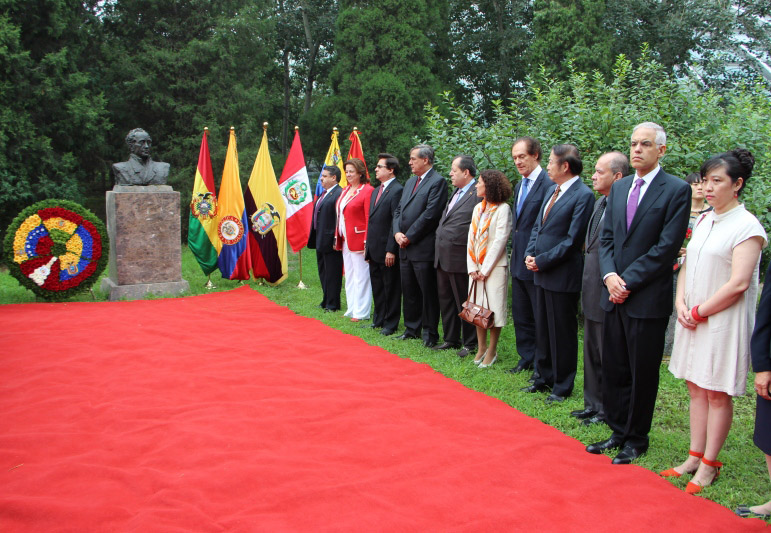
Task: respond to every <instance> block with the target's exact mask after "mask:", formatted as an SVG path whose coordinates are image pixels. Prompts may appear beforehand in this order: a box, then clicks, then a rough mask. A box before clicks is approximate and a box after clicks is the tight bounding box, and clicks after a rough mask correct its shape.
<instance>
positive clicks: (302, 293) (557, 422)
mask: <svg viewBox="0 0 771 533" xmlns="http://www.w3.org/2000/svg"><path fill="white" fill-rule="evenodd" d="M289 256H290V257H289V277H288V279H287V280H286V281H285V282H284V283H282V284H281V285H279V286H276V287H271V286H270V285H267V284H265V283H261V282H257V281H254V280H250V281H249V282H244V283H246V284H248V285H249V286H251V287H252V288H254V289H256V290H258V291H260V292H261V293H263V294H264V295H266V296H267V297H268V298H270V299H271V300H273V301H274V302H276V303H278V304H280V305H284V306H286V307H288V308H290V309H291V310H293V311H295V312H296V313H298V314H300V315H303V316H307V317H313V318H317V319H318V320H320V321H321V322H323V323H325V324H326V325H328V326H329V327H332V328H334V329H337V330H340V331H343V332H345V333H349V334H352V335H356V336H358V337H361V338H362V339H363V340H364V341H365V342H367V343H368V344H371V345H373V346H380V347H382V348H384V349H385V350H387V351H389V352H391V353H393V354H396V355H398V356H400V357H405V358H409V359H412V360H414V361H417V362H420V363H426V364H428V365H430V366H431V367H432V368H434V369H435V370H436V371H437V372H440V373H441V374H443V375H445V376H447V377H448V378H450V379H453V380H456V381H458V382H459V383H462V384H463V385H464V386H466V387H468V388H470V389H473V390H477V391H479V392H482V393H484V394H487V395H489V396H493V397H495V398H498V399H500V400H501V401H503V402H505V403H506V404H508V405H510V406H512V407H514V408H516V409H518V410H519V411H521V412H523V413H525V414H527V415H529V416H532V417H534V418H538V419H540V420H542V421H543V422H545V423H547V424H549V425H551V426H553V427H555V428H557V429H559V430H560V431H562V432H563V433H565V434H566V435H568V436H570V437H573V438H575V439H578V440H579V441H581V442H582V443H584V444H588V443H591V442H595V441H598V440H602V439H604V438H606V437H607V436H608V435H609V430H608V428H607V427H606V426H604V425H597V424H595V425H594V426H591V427H585V426H583V425H581V424H580V423H578V422H577V421H576V420H575V419H574V418H572V417H571V416H570V415H569V412H570V411H572V410H574V409H581V408H583V397H582V393H581V391H582V387H583V381H582V380H583V373H582V368H581V366H582V364H581V356H580V355H579V372H578V375H577V377H576V385H575V393H574V394H573V396H572V397H571V398H569V399H568V400H567V401H565V402H564V403H563V404H559V405H553V406H549V407H547V406H545V405H544V402H543V399H544V397H545V395H543V394H526V393H523V392H520V391H519V389H520V388H521V387H524V386H526V385H528V383H527V378H528V375H527V374H528V373H527V372H523V373H521V374H517V375H512V374H509V373H507V372H505V370H506V369H507V368H510V367H512V366H514V364H515V363H516V361H517V360H518V359H519V358H518V356H517V355H516V351H515V348H514V329H513V327H512V325H511V320H509V324H508V325H507V326H506V327H505V328H503V332H502V334H501V340H500V345H499V349H498V353H499V358H498V362H497V363H496V364H495V365H493V366H492V367H491V368H489V369H486V370H483V371H481V370H478V369H477V368H476V367H475V366H474V365H473V364H472V363H471V358H464V359H460V358H459V357H457V356H456V355H455V354H454V352H453V351H443V352H436V351H433V350H430V349H427V348H425V347H423V345H422V343H421V342H420V341H417V340H411V341H399V340H396V338H395V335H394V336H391V337H384V336H382V335H380V334H379V332H378V331H377V330H372V329H370V328H366V327H361V325H360V324H354V323H352V322H350V321H349V320H348V319H347V318H345V317H343V315H342V313H322V312H320V310H319V308H318V307H317V305H318V303H319V302H320V301H321V288H320V286H319V282H318V275H317V272H316V257H315V253H314V252H313V251H312V250H304V251H303V253H302V259H303V276H302V281H303V282H304V284H305V285H306V286H307V289H305V290H301V289H299V288H298V287H297V286H298V283H299V281H300V276H299V268H298V266H299V261H298V260H299V256H298V255H296V254H291V253H290V254H289ZM182 261H183V262H182V276H183V278H184V279H186V280H187V281H188V282H189V283H190V289H191V293H192V294H204V293H207V292H211V291H210V290H207V289H205V288H204V285H205V283H206V276H204V275H203V274H202V273H201V270H200V268H199V267H198V264H197V263H196V262H195V259H194V258H193V256H192V254H191V253H190V252H189V251H188V250H187V248H184V249H183V258H182ZM211 279H212V282H213V283H214V284H215V285H216V289H213V290H214V291H223V290H229V289H233V288H236V287H238V286H240V285H242V283H241V282H238V281H230V280H223V279H222V278H221V276H220V275H219V272H215V273H214V274H212V277H211ZM96 285H97V288H94V290H93V295H92V294H90V293H85V294H82V295H80V296H78V297H77V298H74V299H73V300H76V301H93V300H96V301H104V300H106V297H107V295H106V294H105V293H103V292H102V291H101V290H100V289H99V288H98V285H99V284H98V283H97V284H96ZM343 297H344V296H343ZM35 301H36V299H35V295H34V294H33V293H31V292H29V291H27V290H26V289H24V288H22V287H21V286H20V285H19V284H18V282H17V281H16V280H15V279H13V278H12V277H11V276H10V275H9V274H8V273H7V270H0V304H10V303H26V302H35ZM343 306H345V304H344V303H343ZM364 324H365V325H367V324H369V322H365V323H364ZM753 377H754V376H753V375H752V374H750V377H749V380H748V389H747V395H746V396H743V397H741V398H737V399H736V400H735V402H734V410H735V414H734V423H733V427H732V429H731V433H730V434H729V435H728V440H727V441H726V444H725V446H724V448H723V451H722V452H721V454H720V457H719V459H720V460H721V461H722V462H723V463H724V464H725V467H724V468H723V471H722V473H721V476H720V479H719V480H718V481H717V483H715V484H714V485H713V486H711V487H708V488H707V489H705V490H704V491H703V492H702V493H701V494H700V495H699V496H694V497H704V498H708V499H710V500H713V501H715V502H717V503H719V504H721V505H724V506H726V507H728V508H729V509H734V508H735V507H736V506H737V505H740V504H753V505H754V504H759V503H762V502H765V501H767V500H768V499H769V497H771V488H770V487H769V479H768V472H767V470H766V466H765V461H764V460H763V454H762V452H760V450H758V449H757V448H756V447H755V446H754V444H753V443H752V432H753V426H754V412H755V399H754V398H755V396H754V392H753V390H752V387H751V383H752V381H751V380H752V379H753ZM650 436H651V446H650V449H649V450H648V453H647V454H646V455H644V456H643V457H642V458H641V459H640V460H639V461H638V463H637V464H639V465H640V466H642V467H644V468H647V469H649V470H652V471H654V472H658V471H660V470H663V469H665V468H669V467H671V466H674V465H676V464H679V463H680V462H681V461H682V460H684V459H685V457H686V456H687V453H688V440H689V436H688V393H687V391H686V387H685V383H684V382H682V381H680V380H677V379H675V378H674V377H672V375H671V374H670V373H669V371H668V370H667V369H666V366H665V365H662V367H661V385H660V388H659V395H658V401H657V404H656V414H655V416H654V420H653V429H652V431H651V435H650ZM511 438H512V439H516V438H517V436H516V434H512V435H511ZM620 468H622V467H620ZM689 478H690V476H683V477H682V478H680V479H679V480H675V481H674V482H673V483H674V484H675V485H676V486H678V487H680V488H684V487H685V484H686V483H687V481H688V479H689Z"/></svg>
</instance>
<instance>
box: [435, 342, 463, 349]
mask: <svg viewBox="0 0 771 533" xmlns="http://www.w3.org/2000/svg"><path fill="white" fill-rule="evenodd" d="M459 346H460V344H456V343H454V342H443V343H442V344H440V345H438V346H434V347H433V348H432V349H433V350H450V349H452V350H454V349H455V348H458V347H459Z"/></svg>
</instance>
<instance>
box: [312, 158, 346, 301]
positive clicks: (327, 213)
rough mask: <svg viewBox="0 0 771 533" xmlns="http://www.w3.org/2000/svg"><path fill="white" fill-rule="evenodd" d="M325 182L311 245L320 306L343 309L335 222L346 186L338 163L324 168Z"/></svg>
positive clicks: (323, 176)
mask: <svg viewBox="0 0 771 533" xmlns="http://www.w3.org/2000/svg"><path fill="white" fill-rule="evenodd" d="M320 179H321V186H322V187H323V188H324V192H322V193H321V196H319V197H318V199H317V200H316V203H315V204H314V205H313V220H312V223H311V234H310V236H309V237H308V248H315V249H316V264H317V266H318V269H319V281H320V282H321V288H322V290H323V291H324V297H323V298H322V300H321V303H320V304H319V307H321V308H322V309H324V310H325V311H338V310H339V309H340V290H341V289H342V287H343V252H339V251H337V250H335V247H334V243H335V226H336V225H337V213H336V211H335V203H336V202H337V198H338V197H339V196H340V193H341V192H342V189H341V188H340V186H339V185H338V183H339V182H340V169H339V168H338V167H336V166H330V167H324V170H322V171H321V178H320Z"/></svg>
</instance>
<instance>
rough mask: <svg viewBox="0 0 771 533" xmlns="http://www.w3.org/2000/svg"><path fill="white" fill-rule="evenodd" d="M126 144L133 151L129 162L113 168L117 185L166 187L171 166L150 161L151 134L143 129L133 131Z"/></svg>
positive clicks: (117, 164)
mask: <svg viewBox="0 0 771 533" xmlns="http://www.w3.org/2000/svg"><path fill="white" fill-rule="evenodd" d="M126 144H128V147H129V150H130V151H131V155H129V160H128V161H124V162H122V163H115V164H114V165H113V166H112V172H113V174H114V175H115V185H166V180H167V178H168V177H169V164H168V163H160V162H158V161H153V160H152V159H150V147H151V146H152V144H153V140H152V139H151V138H150V134H149V133H147V132H146V131H145V130H143V129H142V128H136V129H133V130H131V131H130V132H129V133H128V135H127V136H126Z"/></svg>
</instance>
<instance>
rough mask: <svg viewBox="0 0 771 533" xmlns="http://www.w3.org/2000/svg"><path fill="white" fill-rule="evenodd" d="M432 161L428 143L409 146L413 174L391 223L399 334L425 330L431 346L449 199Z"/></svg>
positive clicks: (417, 333)
mask: <svg viewBox="0 0 771 533" xmlns="http://www.w3.org/2000/svg"><path fill="white" fill-rule="evenodd" d="M433 164H434V149H433V148H431V147H430V146H428V145H427V144H419V145H417V146H416V147H415V148H413V149H412V150H411V151H410V169H412V173H413V174H414V176H412V177H411V178H410V179H408V180H407V183H406V184H405V185H404V192H403V193H402V198H401V201H400V202H399V206H398V207H397V208H396V212H395V213H394V223H393V232H394V238H395V239H396V243H397V244H398V245H399V261H400V265H399V271H400V273H401V280H402V292H403V295H404V298H403V300H404V313H403V314H404V327H405V329H404V333H403V334H402V335H400V336H399V337H398V338H399V339H402V340H404V339H416V338H419V337H421V336H422V338H423V344H424V345H425V346H427V347H429V348H433V347H434V346H436V344H437V342H438V341H439V299H438V296H437V288H436V270H434V239H435V238H436V227H437V226H438V225H439V219H440V218H441V216H442V210H443V209H444V207H445V206H446V205H447V183H446V182H445V181H444V178H443V177H442V176H441V175H440V174H439V173H438V172H437V171H436V170H434V168H433Z"/></svg>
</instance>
